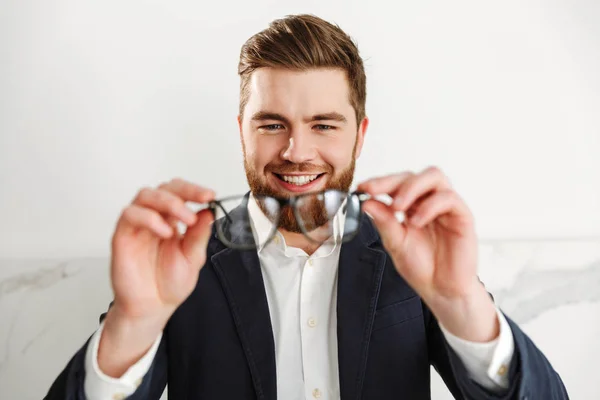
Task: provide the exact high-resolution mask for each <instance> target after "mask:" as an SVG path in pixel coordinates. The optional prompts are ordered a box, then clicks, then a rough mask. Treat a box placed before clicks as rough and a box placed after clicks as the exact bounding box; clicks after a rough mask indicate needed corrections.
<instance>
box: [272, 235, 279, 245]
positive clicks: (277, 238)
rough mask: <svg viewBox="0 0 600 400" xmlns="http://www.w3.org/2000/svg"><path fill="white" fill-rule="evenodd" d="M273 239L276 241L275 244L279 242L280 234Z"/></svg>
mask: <svg viewBox="0 0 600 400" xmlns="http://www.w3.org/2000/svg"><path fill="white" fill-rule="evenodd" d="M273 241H274V242H275V244H279V236H275V237H274V238H273Z"/></svg>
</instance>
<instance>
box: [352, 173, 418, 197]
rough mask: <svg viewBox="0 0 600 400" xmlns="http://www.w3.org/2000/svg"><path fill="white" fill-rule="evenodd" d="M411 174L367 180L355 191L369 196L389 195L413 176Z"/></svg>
mask: <svg viewBox="0 0 600 400" xmlns="http://www.w3.org/2000/svg"><path fill="white" fill-rule="evenodd" d="M413 175H414V173H413V172H402V173H400V174H392V175H386V176H381V177H377V178H373V179H369V180H367V181H365V182H362V183H361V184H360V185H358V186H357V188H356V190H358V191H360V192H365V193H369V194H370V195H378V194H389V193H391V192H393V191H394V190H395V189H396V188H397V187H398V186H399V185H400V184H402V182H404V181H405V180H406V179H408V178H410V177H411V176H413Z"/></svg>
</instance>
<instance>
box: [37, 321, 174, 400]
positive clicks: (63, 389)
mask: <svg viewBox="0 0 600 400" xmlns="http://www.w3.org/2000/svg"><path fill="white" fill-rule="evenodd" d="M105 316H106V313H104V314H102V315H101V316H100V322H102V320H103V319H104V318H105ZM167 335H168V333H167V330H165V332H164V334H163V336H162V339H161V342H160V344H159V346H158V350H157V352H156V356H155V357H154V360H153V361H152V365H151V366H150V369H149V370H148V372H147V373H146V375H144V378H143V379H142V382H141V383H140V386H139V387H138V388H137V390H136V391H135V392H134V393H133V394H132V395H131V396H129V397H127V399H128V400H159V399H160V397H161V396H162V393H163V391H164V390H165V386H166V384H167V351H166V343H167V342H166V338H167ZM90 339H91V336H90V338H88V340H87V341H86V342H85V344H84V345H83V346H82V347H81V348H80V349H79V350H78V351H77V353H75V355H74V356H73V357H72V358H71V359H70V360H69V362H68V363H67V365H66V366H65V368H64V369H63V370H62V371H61V373H60V374H59V375H58V377H57V378H56V380H55V381H54V382H53V383H52V385H51V386H50V389H49V390H48V393H47V394H46V396H45V397H44V400H86V396H85V391H84V382H85V374H86V371H85V355H86V351H87V347H88V346H89V345H90Z"/></svg>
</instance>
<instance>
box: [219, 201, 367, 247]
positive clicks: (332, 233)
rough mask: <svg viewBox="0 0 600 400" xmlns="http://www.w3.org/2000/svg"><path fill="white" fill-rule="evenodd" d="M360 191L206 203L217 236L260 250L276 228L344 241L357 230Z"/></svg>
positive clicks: (321, 239)
mask: <svg viewBox="0 0 600 400" xmlns="http://www.w3.org/2000/svg"><path fill="white" fill-rule="evenodd" d="M368 198H370V196H369V195H368V194H366V193H362V192H344V191H339V190H325V191H322V192H313V193H305V194H301V195H299V196H293V197H290V198H279V197H271V196H260V195H254V194H251V193H247V194H245V195H241V196H231V197H226V198H222V199H218V200H213V201H211V202H210V203H209V204H208V207H209V208H210V209H211V211H212V213H213V216H214V219H215V226H216V232H217V235H218V237H219V239H220V240H221V241H222V242H223V243H224V244H225V245H226V246H227V247H230V248H233V249H238V250H252V249H260V248H262V247H263V246H264V245H266V244H267V243H268V242H270V241H271V240H272V239H273V238H274V237H275V235H276V233H277V229H279V228H284V229H287V230H292V231H297V232H301V233H303V234H304V236H306V237H307V238H308V239H309V240H310V241H311V242H313V243H316V244H323V243H325V242H327V241H335V242H336V243H337V242H340V243H342V242H347V241H349V240H352V239H353V238H354V237H355V236H356V234H357V233H358V228H359V226H360V220H361V218H362V213H361V211H362V204H363V202H364V201H366V200H367V199H368Z"/></svg>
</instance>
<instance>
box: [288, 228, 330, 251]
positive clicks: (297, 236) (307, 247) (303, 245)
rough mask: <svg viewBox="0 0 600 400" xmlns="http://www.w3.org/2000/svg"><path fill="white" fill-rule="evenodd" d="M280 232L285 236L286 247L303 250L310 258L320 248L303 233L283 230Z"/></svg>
mask: <svg viewBox="0 0 600 400" xmlns="http://www.w3.org/2000/svg"><path fill="white" fill-rule="evenodd" d="M279 232H281V234H282V235H283V238H284V239H285V243H286V245H288V246H290V247H297V248H299V249H302V250H304V251H305V252H306V254H308V255H309V256H310V255H312V254H313V253H314V252H315V251H317V249H318V248H319V246H320V245H319V244H318V243H315V242H313V241H310V240H309V239H308V238H307V237H306V236H304V234H303V233H295V232H289V231H286V230H283V229H279Z"/></svg>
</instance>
